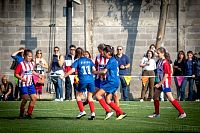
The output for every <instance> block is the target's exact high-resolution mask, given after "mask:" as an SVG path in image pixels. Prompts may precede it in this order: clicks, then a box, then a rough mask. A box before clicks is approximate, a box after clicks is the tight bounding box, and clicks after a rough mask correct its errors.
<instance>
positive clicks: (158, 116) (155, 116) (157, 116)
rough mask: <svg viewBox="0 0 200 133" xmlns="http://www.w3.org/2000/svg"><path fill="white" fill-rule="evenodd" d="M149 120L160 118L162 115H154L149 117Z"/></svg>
mask: <svg viewBox="0 0 200 133" xmlns="http://www.w3.org/2000/svg"><path fill="white" fill-rule="evenodd" d="M148 117H149V118H160V114H152V115H149V116H148Z"/></svg>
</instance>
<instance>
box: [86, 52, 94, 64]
mask: <svg viewBox="0 0 200 133" xmlns="http://www.w3.org/2000/svg"><path fill="white" fill-rule="evenodd" d="M84 56H85V57H87V58H89V59H91V60H92V61H93V62H94V63H95V61H94V60H93V59H92V56H91V54H90V52H89V51H85V52H84Z"/></svg>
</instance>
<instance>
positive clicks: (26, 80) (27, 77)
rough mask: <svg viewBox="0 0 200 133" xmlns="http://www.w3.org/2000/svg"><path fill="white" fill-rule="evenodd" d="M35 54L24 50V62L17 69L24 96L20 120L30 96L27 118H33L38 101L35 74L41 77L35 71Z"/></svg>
mask: <svg viewBox="0 0 200 133" xmlns="http://www.w3.org/2000/svg"><path fill="white" fill-rule="evenodd" d="M34 65H35V63H34V62H33V53H32V51H31V50H28V49H27V50H24V61H22V62H20V64H18V65H17V67H16V69H15V76H16V77H17V78H18V79H19V87H20V93H21V94H22V102H21V106H20V115H19V117H20V118H23V116H24V111H25V105H26V103H27V101H28V98H29V96H30V98H31V101H30V103H29V107H28V110H27V113H26V114H25V115H26V117H27V118H31V116H32V112H33V108H34V105H35V102H36V99H37V96H36V90H35V87H34V85H33V79H32V77H33V74H34V75H37V76H40V75H39V74H38V73H36V72H35V71H34Z"/></svg>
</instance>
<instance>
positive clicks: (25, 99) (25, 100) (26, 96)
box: [19, 94, 29, 118]
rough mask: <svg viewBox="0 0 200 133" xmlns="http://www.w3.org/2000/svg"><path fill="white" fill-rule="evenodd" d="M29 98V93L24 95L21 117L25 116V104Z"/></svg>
mask: <svg viewBox="0 0 200 133" xmlns="http://www.w3.org/2000/svg"><path fill="white" fill-rule="evenodd" d="M28 98H29V95H28V94H24V95H22V102H21V105H20V114H19V118H23V117H24V111H25V106H26V103H27V101H28Z"/></svg>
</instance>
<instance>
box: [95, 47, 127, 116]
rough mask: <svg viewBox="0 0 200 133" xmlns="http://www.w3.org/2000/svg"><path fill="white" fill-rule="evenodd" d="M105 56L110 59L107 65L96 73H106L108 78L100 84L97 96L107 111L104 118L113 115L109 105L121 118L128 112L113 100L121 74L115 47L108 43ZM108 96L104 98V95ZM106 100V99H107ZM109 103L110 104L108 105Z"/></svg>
mask: <svg viewBox="0 0 200 133" xmlns="http://www.w3.org/2000/svg"><path fill="white" fill-rule="evenodd" d="M103 52H104V56H105V57H106V58H108V59H109V61H108V63H107V65H106V67H105V68H104V69H102V70H100V71H96V72H95V74H99V75H105V74H106V80H105V82H103V83H102V84H101V86H100V89H99V90H98V91H97V93H96V97H97V99H98V101H99V103H100V104H101V106H102V107H103V108H104V109H105V111H106V117H105V119H104V120H107V119H109V118H110V117H111V116H112V115H113V112H111V110H110V108H109V107H108V105H109V106H110V107H111V108H112V109H113V110H115V112H116V114H118V115H117V119H116V120H121V119H123V118H125V117H126V116H127V114H126V113H124V112H123V111H122V110H121V108H120V107H119V106H118V105H117V104H116V103H114V102H112V101H111V99H112V96H113V94H115V92H116V91H117V89H118V87H119V80H120V79H119V74H118V69H119V68H118V62H117V60H116V59H115V58H114V48H113V47H111V46H109V45H106V46H105V48H104V49H103ZM105 94H106V98H105V99H104V98H103V96H105ZM105 100H106V101H105ZM107 104H108V105H107Z"/></svg>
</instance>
